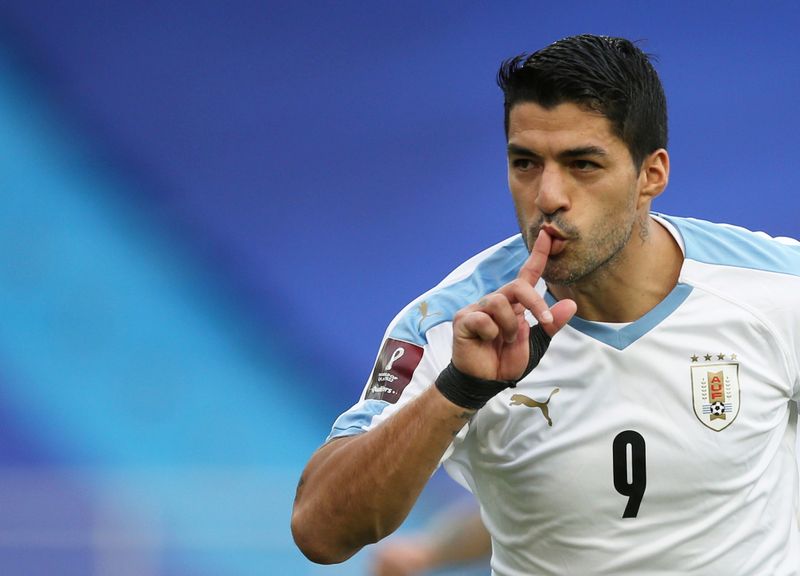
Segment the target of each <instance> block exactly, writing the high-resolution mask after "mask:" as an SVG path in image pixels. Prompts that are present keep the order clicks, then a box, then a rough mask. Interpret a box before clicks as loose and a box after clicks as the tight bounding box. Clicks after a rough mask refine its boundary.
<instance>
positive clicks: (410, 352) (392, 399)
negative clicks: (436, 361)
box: [364, 338, 423, 404]
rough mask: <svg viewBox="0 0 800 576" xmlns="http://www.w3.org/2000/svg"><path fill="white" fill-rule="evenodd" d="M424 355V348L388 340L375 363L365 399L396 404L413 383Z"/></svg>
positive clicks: (400, 341) (392, 339) (391, 339)
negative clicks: (409, 384)
mask: <svg viewBox="0 0 800 576" xmlns="http://www.w3.org/2000/svg"><path fill="white" fill-rule="evenodd" d="M422 353H423V349H422V346H417V345H416V344H412V343H410V342H404V341H402V340H395V339H394V338H387V339H386V342H385V343H384V345H383V348H382V349H381V353H380V354H379V355H378V361H377V362H375V368H374V369H373V370H372V377H371V378H370V381H369V385H368V386H367V392H366V394H365V395H364V399H365V400H385V401H386V402H389V403H390V404H395V403H396V402H397V401H398V400H399V399H400V395H401V394H402V393H403V390H405V389H406V386H408V383H409V382H411V378H412V377H413V376H414V370H416V369H417V366H419V363H420V360H422Z"/></svg>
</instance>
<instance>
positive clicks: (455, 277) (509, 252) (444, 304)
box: [387, 234, 528, 345]
mask: <svg viewBox="0 0 800 576" xmlns="http://www.w3.org/2000/svg"><path fill="white" fill-rule="evenodd" d="M527 258H528V249H527V247H526V246H525V243H524V242H523V240H522V237H521V236H520V235H519V234H517V235H515V236H512V237H510V238H507V239H505V240H503V241H502V242H498V243H497V244H495V245H494V246H491V247H490V248H487V249H486V250H484V251H482V252H480V253H479V254H476V255H475V256H473V257H472V258H470V259H469V260H467V261H466V262H464V263H463V264H461V265H460V266H458V267H457V268H456V269H455V270H453V271H452V272H451V273H450V274H448V275H447V276H446V277H445V278H444V280H442V281H441V282H440V283H439V284H437V285H436V286H435V287H434V288H433V289H431V290H429V291H428V292H426V293H424V294H423V295H422V296H420V297H419V298H417V299H416V300H414V301H413V302H411V303H410V304H409V305H408V306H406V307H405V308H404V309H403V310H402V311H401V312H400V313H399V314H398V315H397V316H396V317H395V319H394V320H393V321H392V323H391V324H390V325H389V329H388V330H387V336H388V337H391V338H395V339H397V340H403V341H406V342H412V343H414V344H418V345H424V344H426V343H427V336H426V334H427V332H428V331H429V330H431V329H432V328H434V327H435V326H437V325H439V324H442V323H444V322H449V321H451V320H452V319H453V316H455V313H456V312H458V310H460V309H461V308H463V307H464V306H466V305H468V304H470V303H472V302H475V301H477V300H478V299H480V297H481V296H483V295H484V294H488V293H489V292H493V291H494V290H496V289H498V288H499V287H501V286H503V285H504V284H507V283H508V282H510V281H511V280H513V279H514V278H516V276H517V274H518V273H519V269H520V267H521V266H522V264H523V263H524V262H525V260H526V259H527Z"/></svg>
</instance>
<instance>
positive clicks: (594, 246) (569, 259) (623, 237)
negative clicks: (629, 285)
mask: <svg viewBox="0 0 800 576" xmlns="http://www.w3.org/2000/svg"><path fill="white" fill-rule="evenodd" d="M636 219H637V216H636V214H635V213H634V214H632V215H631V217H630V218H629V219H628V220H627V221H623V222H618V221H616V220H615V219H614V215H613V214H605V215H604V217H603V218H600V219H599V220H598V221H597V222H598V223H599V224H598V225H596V226H595V227H594V228H593V229H592V230H590V231H589V232H588V233H586V234H581V233H580V232H579V231H578V229H577V228H575V227H574V226H571V225H569V224H568V223H567V222H565V221H563V219H562V218H561V217H560V216H559V215H558V214H556V215H555V216H553V217H540V218H539V219H538V221H537V222H536V223H534V224H533V225H530V226H528V227H527V229H526V228H525V227H523V226H522V223H520V225H521V230H522V235H523V238H525V243H526V245H527V246H528V250H529V251H530V249H531V248H532V247H533V243H534V242H535V241H536V237H537V236H538V235H539V230H540V229H541V227H542V225H544V224H545V223H548V224H553V225H554V226H555V227H557V228H558V230H560V231H561V232H562V233H564V235H565V236H566V237H567V238H568V239H569V240H568V242H567V245H566V246H565V248H564V251H563V252H561V253H560V254H557V255H555V256H550V257H549V258H548V260H547V265H546V266H545V269H544V272H543V273H542V278H543V279H544V280H545V281H546V282H547V283H548V284H555V285H559V286H572V285H574V284H577V283H578V282H581V281H585V280H589V279H590V278H592V277H595V276H598V275H599V274H602V273H603V272H604V271H607V270H609V269H610V267H612V266H613V265H614V264H615V263H616V262H617V261H619V259H620V258H621V257H622V251H623V249H624V248H625V246H626V245H627V244H628V241H629V240H630V238H631V235H632V234H633V229H634V226H635V223H636Z"/></svg>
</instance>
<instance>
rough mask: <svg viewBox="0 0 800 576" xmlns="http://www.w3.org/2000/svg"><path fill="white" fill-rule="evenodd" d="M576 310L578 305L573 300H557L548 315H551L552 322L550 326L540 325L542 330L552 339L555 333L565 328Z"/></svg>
mask: <svg viewBox="0 0 800 576" xmlns="http://www.w3.org/2000/svg"><path fill="white" fill-rule="evenodd" d="M577 310H578V305H577V304H575V301H574V300H569V299H565V300H559V301H558V302H556V303H555V304H553V307H552V308H550V313H551V314H552V315H553V322H552V323H550V324H542V329H543V330H544V331H545V333H546V334H547V335H548V336H550V337H551V338H552V337H553V336H554V335H555V333H556V332H558V331H559V330H561V329H562V328H563V327H564V326H566V324H567V322H569V321H570V320H571V319H572V317H573V316H574V315H575V312H577Z"/></svg>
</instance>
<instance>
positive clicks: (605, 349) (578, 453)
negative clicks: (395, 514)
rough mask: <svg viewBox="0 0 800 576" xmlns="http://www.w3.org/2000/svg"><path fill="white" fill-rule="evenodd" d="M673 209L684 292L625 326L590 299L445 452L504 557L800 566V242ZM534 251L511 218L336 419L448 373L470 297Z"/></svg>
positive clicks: (415, 307)
mask: <svg viewBox="0 0 800 576" xmlns="http://www.w3.org/2000/svg"><path fill="white" fill-rule="evenodd" d="M654 218H656V219H657V220H658V221H659V222H661V223H662V225H664V226H666V227H667V229H669V230H670V231H671V232H672V234H673V235H674V236H675V238H676V240H677V241H678V242H679V244H680V245H681V247H682V249H683V251H684V256H685V260H684V263H683V267H682V269H681V273H680V278H679V282H678V284H677V286H676V287H675V288H674V289H673V290H672V292H671V293H670V294H669V295H668V296H667V297H666V298H665V299H664V300H663V301H662V302H661V303H660V304H658V305H657V306H656V307H655V308H654V309H652V310H651V311H650V312H648V313H647V314H645V315H644V316H643V317H642V318H640V319H639V320H637V321H636V322H632V323H630V324H628V325H624V326H622V327H617V326H612V325H608V324H601V323H593V322H588V321H585V320H583V319H581V318H573V319H572V320H571V321H570V323H569V325H568V326H566V327H564V329H563V330H562V331H561V332H559V333H558V334H557V335H556V336H555V337H554V338H553V340H552V342H551V345H550V348H549V350H548V351H547V353H546V354H545V356H544V358H543V359H542V361H541V363H540V364H539V366H538V367H537V368H536V369H535V370H534V371H533V372H532V373H531V374H530V375H528V376H527V377H526V378H525V379H524V380H522V381H521V382H520V383H519V384H518V385H517V386H516V388H513V389H508V390H505V391H503V392H501V393H500V394H498V395H497V396H495V397H494V398H493V399H492V400H490V401H489V402H488V403H487V405H486V406H485V407H484V408H482V409H481V410H479V411H478V412H477V413H476V414H475V416H474V417H473V418H472V419H471V421H470V422H469V423H468V424H467V425H466V426H465V427H464V429H463V430H462V431H461V433H460V434H459V435H458V437H457V438H456V439H455V441H454V443H453V445H452V446H451V448H450V449H449V450H448V452H447V453H446V454H445V457H444V465H445V468H446V469H447V471H448V472H449V473H450V474H451V475H452V476H453V477H454V478H455V479H456V480H457V481H459V482H460V483H462V484H463V485H464V486H466V487H467V488H468V489H469V490H471V491H472V492H473V493H474V494H475V496H476V497H477V499H478V501H479V502H480V506H481V514H482V517H483V520H484V523H485V524H486V527H487V528H488V530H489V532H490V533H491V536H492V542H493V555H492V571H493V572H492V573H493V574H495V575H496V576H532V575H588V574H609V575H611V574H613V575H633V574H635V575H647V574H653V575H655V574H659V575H666V574H676V575H677V574H681V575H690V574H691V575H707V574H715V575H725V576H729V575H730V576H732V575H748V576H752V575H769V576H780V575H790V574H791V575H798V574H800V530H799V529H798V522H799V520H798V470H797V465H796V458H795V444H796V437H795V430H796V421H797V420H796V416H797V404H796V402H797V400H798V398H800V369H799V368H798V367H799V366H800V244H798V243H797V242H796V241H794V240H789V239H776V238H770V237H769V236H767V235H765V234H762V233H754V232H750V231H748V230H745V229H743V228H738V227H733V226H728V225H721V224H711V223H708V222H704V221H700V220H694V219H686V218H675V217H669V216H660V215H654ZM527 256H528V252H527V250H526V248H525V245H524V243H523V241H522V239H521V237H520V236H515V237H512V238H510V239H508V240H506V241H504V242H501V243H500V244H498V245H496V246H494V247H492V248H490V249H488V250H486V251H484V252H482V253H481V254H478V255H477V256H475V257H474V258H472V259H470V260H469V261H467V262H466V263H464V264H463V265H462V266H460V267H459V268H458V269H456V270H455V271H454V272H453V273H452V274H451V275H450V276H448V277H447V278H446V279H445V280H444V281H443V282H442V283H441V284H439V285H438V286H437V287H436V288H434V289H433V290H431V291H429V292H427V293H426V294H424V295H423V296H421V297H420V298H419V299H417V300H416V301H414V302H412V303H411V304H410V305H409V306H407V307H406V308H405V309H404V310H403V311H402V312H401V313H400V314H399V315H398V316H397V317H396V318H395V320H394V321H393V322H392V324H391V325H390V326H389V329H388V330H387V333H386V337H385V340H384V345H383V347H382V351H381V354H380V355H379V357H378V360H377V362H376V367H375V370H374V372H373V375H372V377H371V378H370V380H369V382H368V383H367V386H366V388H365V392H364V395H363V396H362V398H361V400H360V401H359V402H358V403H357V404H355V406H353V407H352V408H351V409H350V410H348V411H347V412H345V413H344V414H343V415H342V416H340V417H339V419H338V420H337V421H336V423H335V424H334V427H333V431H332V433H331V437H338V436H345V435H352V434H357V433H362V432H365V431H367V430H369V429H371V428H373V427H375V426H377V425H379V424H380V423H381V422H382V421H384V420H385V419H387V418H390V417H391V415H392V414H393V413H394V412H395V411H397V410H398V409H399V408H400V407H402V406H403V405H404V404H405V403H407V402H408V401H409V400H411V399H412V398H414V397H416V396H418V395H419V394H420V392H421V391H422V390H424V389H425V388H426V387H428V386H430V385H432V383H433V381H434V380H435V378H436V377H437V375H438V374H439V372H441V370H443V369H444V368H445V367H446V366H447V364H448V363H449V362H450V357H451V349H452V342H451V339H452V318H453V315H454V314H455V312H456V311H457V310H459V309H460V308H462V307H463V306H465V305H467V304H470V303H472V302H475V301H477V300H478V299H479V298H480V296H482V295H483V294H486V293H489V292H492V291H493V290H495V289H497V288H498V287H500V286H502V285H503V284H505V283H507V282H509V281H510V280H512V279H513V278H515V277H516V275H517V272H518V270H519V268H520V266H521V265H522V263H523V262H524V261H525V259H526V258H527ZM537 289H538V290H539V291H540V292H541V293H544V294H545V296H546V298H548V299H549V300H550V302H551V303H552V301H553V300H552V296H551V295H550V294H549V292H547V291H546V287H545V285H544V283H543V282H540V283H539V284H538V285H537Z"/></svg>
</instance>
